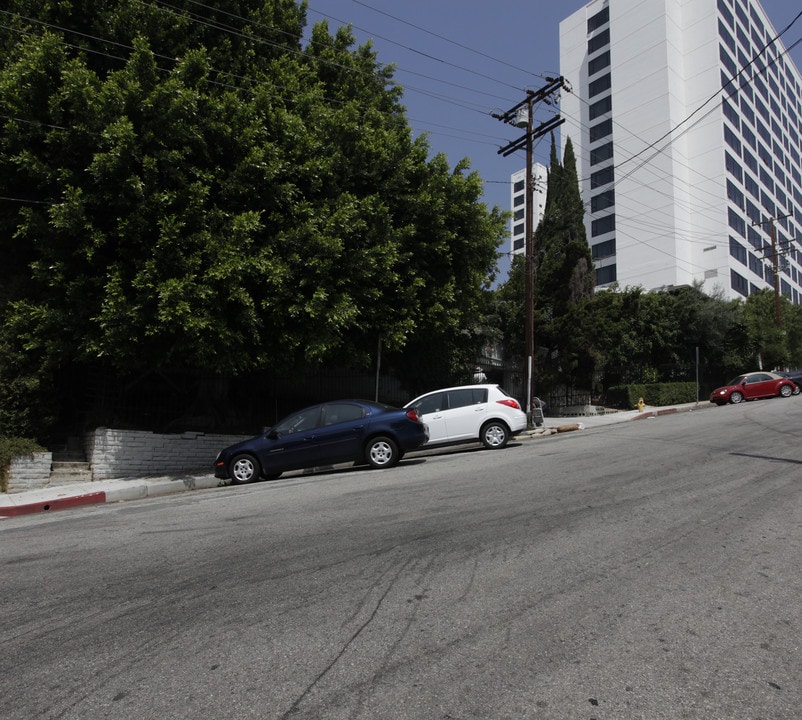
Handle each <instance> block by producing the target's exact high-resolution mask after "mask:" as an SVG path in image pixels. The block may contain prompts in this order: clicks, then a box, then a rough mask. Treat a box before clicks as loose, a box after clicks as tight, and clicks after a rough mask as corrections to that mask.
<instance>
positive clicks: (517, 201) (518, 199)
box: [512, 195, 526, 207]
mask: <svg viewBox="0 0 802 720" xmlns="http://www.w3.org/2000/svg"><path fill="white" fill-rule="evenodd" d="M525 202H526V195H516V196H515V197H514V198H513V201H512V204H513V205H514V206H515V207H518V206H519V205H523V204H524V203H525Z"/></svg>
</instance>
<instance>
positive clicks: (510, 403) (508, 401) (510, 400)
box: [496, 398, 521, 410]
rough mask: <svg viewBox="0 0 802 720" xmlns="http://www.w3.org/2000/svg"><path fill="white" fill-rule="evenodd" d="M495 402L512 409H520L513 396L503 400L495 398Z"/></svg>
mask: <svg viewBox="0 0 802 720" xmlns="http://www.w3.org/2000/svg"><path fill="white" fill-rule="evenodd" d="M496 402H497V403H499V404H501V405H506V406H507V407H511V408H512V409H513V410H520V409H521V406H520V405H519V404H518V401H517V400H514V399H513V398H506V399H504V400H496Z"/></svg>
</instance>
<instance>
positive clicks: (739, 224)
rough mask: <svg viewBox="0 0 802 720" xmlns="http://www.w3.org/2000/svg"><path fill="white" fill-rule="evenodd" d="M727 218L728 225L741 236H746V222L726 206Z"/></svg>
mask: <svg viewBox="0 0 802 720" xmlns="http://www.w3.org/2000/svg"><path fill="white" fill-rule="evenodd" d="M727 220H728V222H729V226H730V227H731V228H732V229H733V230H735V232H737V233H738V234H739V235H740V236H741V237H746V222H745V221H744V219H743V218H742V217H741V216H740V215H739V214H738V213H737V212H735V210H733V209H732V208H727Z"/></svg>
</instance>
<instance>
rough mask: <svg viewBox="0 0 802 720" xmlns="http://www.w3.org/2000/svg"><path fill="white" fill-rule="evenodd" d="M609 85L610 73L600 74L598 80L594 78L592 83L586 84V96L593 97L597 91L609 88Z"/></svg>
mask: <svg viewBox="0 0 802 720" xmlns="http://www.w3.org/2000/svg"><path fill="white" fill-rule="evenodd" d="M611 87H612V82H611V79H610V73H607V74H606V75H602V76H601V77H600V78H599V79H598V80H594V81H593V82H592V83H590V85H588V97H589V98H592V97H595V96H596V95H598V94H599V93H603V92H604V91H605V90H609V89H610V88H611Z"/></svg>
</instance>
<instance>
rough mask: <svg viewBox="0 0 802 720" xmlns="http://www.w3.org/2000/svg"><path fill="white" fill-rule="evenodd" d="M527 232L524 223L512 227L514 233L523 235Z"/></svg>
mask: <svg viewBox="0 0 802 720" xmlns="http://www.w3.org/2000/svg"><path fill="white" fill-rule="evenodd" d="M525 232H526V225H525V224H524V223H521V224H520V225H516V226H515V227H514V228H513V229H512V234H513V235H523V234H524V233H525Z"/></svg>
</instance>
